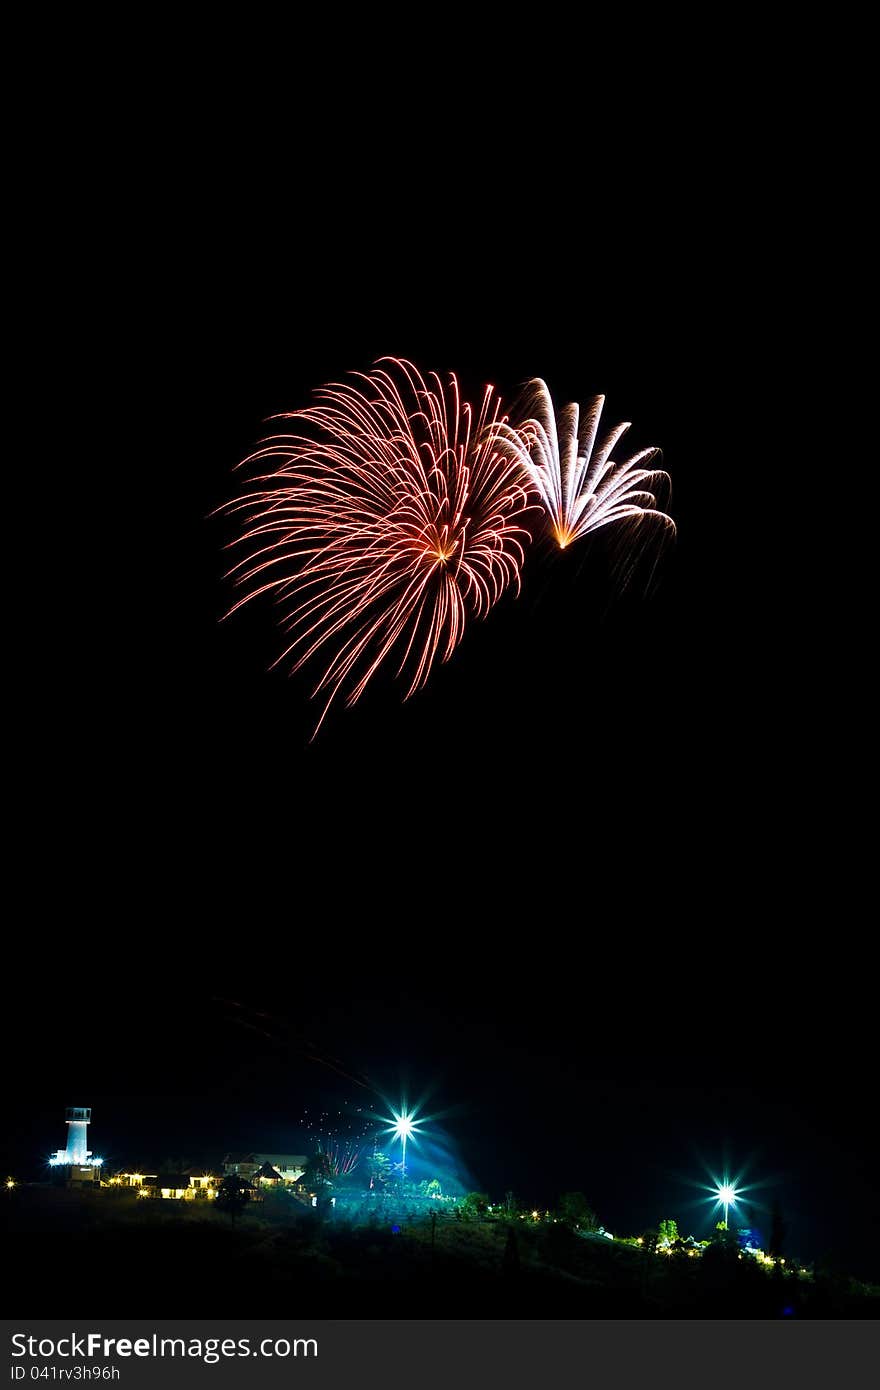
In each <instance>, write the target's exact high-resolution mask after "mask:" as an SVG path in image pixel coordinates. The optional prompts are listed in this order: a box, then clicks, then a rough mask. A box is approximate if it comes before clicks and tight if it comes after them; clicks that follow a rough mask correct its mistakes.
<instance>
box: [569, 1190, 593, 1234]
mask: <svg viewBox="0 0 880 1390" xmlns="http://www.w3.org/2000/svg"><path fill="white" fill-rule="evenodd" d="M559 1215H560V1216H561V1217H562V1220H563V1221H565V1222H566V1223H567V1224H568V1225H569V1226H574V1227H576V1228H578V1229H580V1230H581V1231H595V1229H596V1227H597V1226H598V1224H599V1219H598V1217H597V1216H596V1213H595V1212H594V1211H593V1208H592V1207H591V1206H590V1204H589V1202H588V1201H587V1199H586V1197H585V1196H584V1194H583V1192H563V1194H562V1196H561V1197H560V1199H559Z"/></svg>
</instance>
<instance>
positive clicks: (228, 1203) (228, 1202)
mask: <svg viewBox="0 0 880 1390" xmlns="http://www.w3.org/2000/svg"><path fill="white" fill-rule="evenodd" d="M250 1196H251V1185H250V1183H249V1182H246V1181H245V1179H244V1178H241V1177H239V1175H238V1173H232V1174H231V1175H230V1176H229V1177H228V1178H224V1179H223V1181H222V1182H221V1184H220V1186H219V1187H218V1189H217V1196H216V1197H215V1198H214V1208H215V1210H216V1211H228V1212H229V1215H230V1217H231V1218H232V1224H233V1226H234V1225H235V1218H236V1216H237V1215H238V1213H239V1212H240V1211H244V1209H245V1207H246V1206H247V1204H248V1202H249V1201H250Z"/></svg>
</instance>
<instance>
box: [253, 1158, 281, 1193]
mask: <svg viewBox="0 0 880 1390" xmlns="http://www.w3.org/2000/svg"><path fill="white" fill-rule="evenodd" d="M251 1181H252V1182H254V1183H259V1185H260V1187H267V1188H276V1187H283V1186H284V1179H283V1177H282V1176H281V1174H280V1173H279V1172H278V1169H277V1168H273V1167H272V1164H271V1163H264V1164H263V1166H262V1167H261V1168H258V1169H257V1171H256V1173H254V1176H253V1178H252V1179H251Z"/></svg>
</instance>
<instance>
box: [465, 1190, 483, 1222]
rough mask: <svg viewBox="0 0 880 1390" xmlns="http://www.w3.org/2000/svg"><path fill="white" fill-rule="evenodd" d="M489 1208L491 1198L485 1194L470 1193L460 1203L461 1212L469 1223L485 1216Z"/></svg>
mask: <svg viewBox="0 0 880 1390" xmlns="http://www.w3.org/2000/svg"><path fill="white" fill-rule="evenodd" d="M488 1206H489V1198H488V1196H487V1195H486V1193H485V1192H469V1193H468V1195H467V1196H466V1197H463V1198H462V1200H461V1202H460V1203H459V1207H458V1209H459V1211H460V1212H461V1214H462V1216H463V1217H464V1218H465V1220H467V1221H471V1220H474V1219H476V1218H478V1217H480V1216H482V1215H483V1213H484V1212H485V1211H486V1209H487V1208H488Z"/></svg>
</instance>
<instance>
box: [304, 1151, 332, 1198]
mask: <svg viewBox="0 0 880 1390" xmlns="http://www.w3.org/2000/svg"><path fill="white" fill-rule="evenodd" d="M300 1181H301V1182H304V1183H305V1184H306V1186H307V1187H315V1188H319V1189H320V1188H322V1187H324V1186H326V1184H327V1183H329V1182H330V1181H331V1178H330V1160H329V1158H328V1157H327V1155H326V1154H325V1153H322V1152H321V1150H320V1149H319V1150H318V1152H317V1153H315V1154H313V1155H312V1157H311V1158H310V1159H309V1161H308V1163H307V1164H306V1166H305V1170H304V1172H303V1175H302V1178H301V1179H300Z"/></svg>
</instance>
